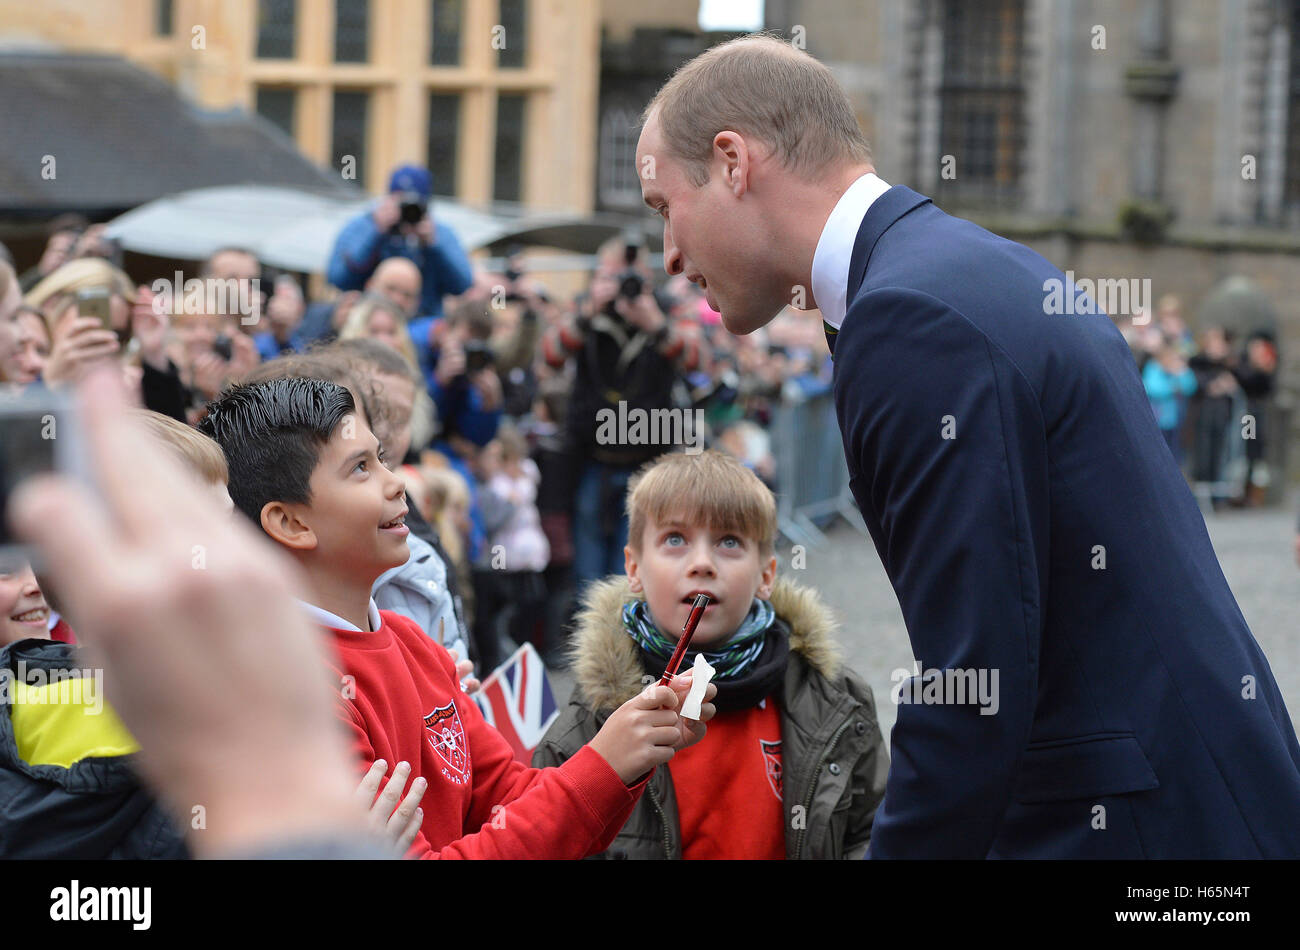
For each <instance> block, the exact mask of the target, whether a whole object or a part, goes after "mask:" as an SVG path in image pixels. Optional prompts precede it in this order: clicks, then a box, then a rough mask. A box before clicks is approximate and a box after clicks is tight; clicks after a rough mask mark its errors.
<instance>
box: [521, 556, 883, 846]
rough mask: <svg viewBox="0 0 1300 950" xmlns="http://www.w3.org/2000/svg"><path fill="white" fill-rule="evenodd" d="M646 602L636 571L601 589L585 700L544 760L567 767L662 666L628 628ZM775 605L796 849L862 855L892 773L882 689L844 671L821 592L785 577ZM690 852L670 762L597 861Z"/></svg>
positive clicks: (573, 650)
mask: <svg viewBox="0 0 1300 950" xmlns="http://www.w3.org/2000/svg"><path fill="white" fill-rule="evenodd" d="M634 599H637V598H636V595H634V594H632V593H631V592H630V590H629V589H628V584H627V578H625V577H612V578H609V579H607V580H604V581H600V582H598V583H595V584H593V585H592V586H591V588H590V590H589V592H588V593H587V595H586V597H585V598H584V603H583V609H582V611H581V612H580V614H579V615H578V624H577V630H576V633H575V635H574V637H573V640H572V643H571V644H570V648H569V649H570V654H571V658H572V669H573V671H574V674H575V676H576V684H575V686H574V691H573V697H572V699H571V700H570V702H569V705H568V706H567V707H566V708H565V709H564V710H563V711H562V712H561V713H560V717H559V718H558V719H557V720H556V721H555V723H554V724H553V725H552V726H551V728H550V729H549V730H548V731H547V733H546V736H545V737H544V738H543V739H542V742H541V744H540V745H539V746H538V747H537V749H536V751H535V752H534V753H533V765H534V766H539V767H541V766H551V765H559V764H560V763H561V762H564V761H565V760H567V759H569V758H570V757H572V756H573V755H575V754H576V753H577V752H578V750H579V749H580V748H582V746H583V745H584V744H585V743H587V742H589V741H590V740H591V739H592V737H593V736H595V735H596V733H597V732H598V731H599V730H600V727H601V726H602V725H603V724H604V722H605V720H606V719H607V718H608V717H609V714H610V713H612V712H613V711H614V710H615V709H617V708H618V707H619V706H621V705H622V704H623V703H624V702H626V701H627V700H629V699H631V698H632V697H633V696H634V695H636V694H637V693H638V692H639V691H640V690H642V689H644V688H645V684H644V683H643V681H642V677H643V676H645V675H647V673H652V674H654V675H658V674H659V673H661V672H662V670H653V671H647V670H646V669H645V668H644V667H643V665H642V661H641V654H640V651H639V650H638V648H637V646H636V644H635V643H634V642H633V641H632V638H631V637H629V636H628V635H627V633H626V632H624V630H623V622H622V609H623V604H624V603H626V602H628V601H631V600H634ZM772 606H773V608H774V609H775V611H776V615H777V623H784V624H785V625H786V627H787V630H788V634H789V638H790V654H789V662H788V664H787V667H786V671H785V678H784V682H783V684H782V685H781V686H780V687H779V688H778V690H777V693H778V699H779V703H780V708H781V745H782V760H783V761H782V780H783V788H784V806H783V807H784V810H785V815H786V823H785V854H786V857H787V858H789V859H796V858H860V857H862V855H863V853H864V852H865V851H866V850H867V843H868V841H869V840H870V837H871V822H872V819H873V818H874V816H875V812H876V806H877V805H878V804H879V803H880V799H881V798H883V797H884V794H885V776H886V775H887V773H888V771H889V755H888V753H887V751H886V749H885V743H884V740H883V739H882V738H881V735H880V727H879V725H878V724H877V722H876V706H875V702H874V701H873V699H872V695H871V688H870V687H869V686H867V684H866V683H864V682H863V681H862V680H861V679H859V678H858V676H857V675H856V674H854V673H852V672H851V671H848V670H845V669H843V668H842V667H841V665H840V662H839V657H838V650H837V647H836V644H835V641H834V640H833V639H832V636H831V630H832V629H833V626H834V620H833V619H832V617H831V614H830V611H829V610H828V609H827V608H826V606H825V605H824V604H823V603H822V602H821V599H820V597H819V596H818V594H817V592H816V591H814V590H812V589H810V588H806V587H801V586H799V585H796V584H793V583H791V582H789V581H786V580H784V579H779V580H778V581H777V583H776V586H775V587H774V588H773V591H772ZM706 741H707V740H706ZM681 856H682V842H681V825H680V821H679V820H678V813H677V797H676V795H675V794H674V791H673V780H672V775H671V773H670V772H669V769H668V766H667V765H661V766H659V768H658V769H656V770H655V774H654V776H653V778H652V779H651V780H650V782H649V783H648V785H647V786H646V790H645V794H644V795H642V796H641V800H640V801H639V802H638V803H637V806H636V809H635V810H634V811H633V812H632V816H631V817H630V818H629V819H628V821H627V824H626V825H624V826H623V830H622V831H621V832H620V833H619V835H618V837H617V838H616V839H615V840H614V843H613V844H612V845H611V846H610V848H609V850H608V851H605V852H604V853H603V854H600V855H597V857H604V858H641V859H644V858H680V857H681Z"/></svg>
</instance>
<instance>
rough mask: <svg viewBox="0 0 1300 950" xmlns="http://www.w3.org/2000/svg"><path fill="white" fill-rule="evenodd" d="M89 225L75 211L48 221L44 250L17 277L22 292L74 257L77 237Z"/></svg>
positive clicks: (83, 217) (82, 216)
mask: <svg viewBox="0 0 1300 950" xmlns="http://www.w3.org/2000/svg"><path fill="white" fill-rule="evenodd" d="M88 227H90V222H89V221H88V220H86V218H85V216H84V215H80V214H77V213H75V212H73V213H69V214H61V215H59V216H58V217H56V218H54V220H52V221H51V222H50V223H49V230H48V233H49V237H48V238H47V239H46V241H45V250H43V251H42V252H41V258H40V260H39V261H37V262H36V265H35V266H34V267H31V268H30V269H28V270H26V271H24V272H23V274H22V276H21V277H20V278H19V279H18V282H19V285H20V287H21V289H22V292H23V293H26V292H27V291H29V290H31V289H32V288H33V287H35V286H36V285H37V284H38V283H40V282H41V281H42V280H44V279H45V278H46V277H48V276H50V275H51V274H53V273H54V272H55V271H56V270H58V269H59V268H60V267H62V266H63V265H64V264H66V263H68V261H71V260H73V259H74V258H75V257H76V253H75V252H76V247H77V239H78V238H79V237H81V234H82V232H84V231H85V230H86V228H88Z"/></svg>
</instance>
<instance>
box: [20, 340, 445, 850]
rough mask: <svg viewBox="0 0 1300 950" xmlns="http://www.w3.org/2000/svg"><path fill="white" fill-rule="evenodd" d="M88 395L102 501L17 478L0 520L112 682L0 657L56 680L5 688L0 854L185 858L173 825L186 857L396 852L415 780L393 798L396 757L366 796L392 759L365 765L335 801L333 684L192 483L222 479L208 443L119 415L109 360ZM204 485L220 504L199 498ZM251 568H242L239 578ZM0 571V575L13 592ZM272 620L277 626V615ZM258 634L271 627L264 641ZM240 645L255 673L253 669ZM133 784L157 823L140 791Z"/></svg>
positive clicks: (340, 781) (401, 773) (60, 651)
mask: <svg viewBox="0 0 1300 950" xmlns="http://www.w3.org/2000/svg"><path fill="white" fill-rule="evenodd" d="M82 390H83V392H82V393H81V394H80V395H81V399H80V407H81V411H82V413H83V414H84V415H85V417H86V421H87V430H86V431H87V436H88V440H89V442H90V445H89V449H90V453H91V456H92V457H93V458H94V460H95V470H96V471H95V474H96V481H97V483H98V485H99V486H100V492H99V493H95V494H92V493H89V492H88V491H87V489H86V488H85V486H84V485H82V484H80V483H75V482H72V481H70V480H68V479H66V478H65V479H63V480H62V481H61V480H60V479H58V478H48V477H47V478H46V479H44V480H43V481H38V482H37V483H36V484H32V485H26V484H24V485H20V486H19V487H18V490H17V493H16V495H15V498H14V499H13V506H12V509H11V510H12V514H13V519H12V520H13V521H14V522H15V526H16V527H17V529H18V530H19V531H20V532H21V533H22V534H23V536H24V537H26V538H27V539H28V540H31V541H33V542H34V543H35V544H36V545H37V547H38V549H39V550H40V551H41V553H42V554H43V555H45V560H46V562H47V563H48V564H49V565H50V568H51V571H52V573H53V575H54V576H55V579H56V583H58V584H59V585H60V586H61V587H62V588H63V589H65V590H66V591H67V592H68V597H69V599H70V600H71V601H72V603H73V605H74V609H75V610H76V612H77V615H78V617H79V618H80V619H79V621H78V624H79V626H80V627H81V629H83V630H85V631H87V634H88V639H90V640H93V641H94V646H95V647H96V649H97V653H96V655H95V662H96V663H101V662H102V663H104V667H103V669H104V674H105V676H104V678H103V680H102V681H101V680H100V679H98V678H95V679H93V680H92V681H91V682H92V683H93V684H94V685H93V686H91V685H88V684H87V683H86V681H85V673H86V672H87V670H86V668H85V663H86V660H85V659H83V658H82V655H81V654H80V652H79V651H75V652H74V651H73V650H72V649H71V648H70V647H67V645H66V643H55V642H49V641H45V640H44V638H41V637H40V636H31V637H28V638H26V639H23V640H22V641H21V642H18V643H15V644H11V645H10V646H5V647H0V664H5V666H4V667H3V668H6V669H7V670H8V672H9V673H10V674H11V682H13V683H17V680H18V679H21V677H18V678H16V679H15V678H12V674H14V673H16V672H18V671H19V670H23V669H25V670H27V671H32V670H38V669H39V670H41V671H42V672H44V673H46V674H47V679H49V680H52V679H53V677H54V676H56V675H57V676H58V677H59V678H60V682H59V683H52V682H51V683H47V684H46V685H44V686H41V685H39V684H32V683H28V684H25V685H24V686H17V687H16V688H17V689H20V690H26V692H25V693H24V696H23V699H24V700H25V701H24V702H23V703H20V704H7V708H5V709H4V711H3V712H4V718H3V719H0V722H3V723H5V724H7V725H8V726H9V729H8V730H4V729H0V786H3V788H4V792H5V794H4V795H3V796H0V800H2V801H3V802H4V803H5V807H4V809H3V810H0V826H6V827H5V828H4V833H3V834H0V853H4V854H5V856H6V857H8V856H11V855H12V856H18V855H20V854H21V855H23V856H34V857H44V858H50V857H63V858H68V857H83V858H84V857H97V858H102V857H183V856H184V854H185V847H184V845H183V844H182V843H181V842H180V839H179V835H178V833H177V832H176V831H175V829H178V828H187V827H188V828H197V829H201V830H200V831H198V832H197V833H196V834H194V835H193V836H191V837H190V838H189V840H188V842H187V843H188V845H189V846H190V848H191V849H192V851H193V853H195V854H196V855H199V856H212V855H223V856H227V857H230V856H241V855H242V856H245V857H300V858H301V857H369V858H383V857H391V856H392V855H393V851H392V850H391V849H393V848H396V849H397V853H401V852H402V851H403V850H404V849H405V847H406V846H407V845H408V844H409V842H410V841H411V840H413V838H414V835H415V833H416V831H417V830H418V824H417V823H416V819H417V818H421V817H422V814H421V812H420V810H419V808H418V805H419V801H420V798H421V797H422V794H423V792H422V789H421V788H420V787H419V784H420V783H418V782H417V783H413V786H412V789H411V792H410V793H409V794H407V795H406V797H405V798H404V799H402V798H401V793H402V791H403V789H404V788H405V779H406V776H407V775H409V766H405V764H404V763H403V764H399V765H398V766H397V767H396V768H395V769H394V770H393V779H394V780H393V781H390V782H389V783H388V785H387V786H386V787H385V789H384V792H383V793H382V794H379V795H378V797H376V796H375V789H376V788H377V786H378V784H379V782H380V781H381V780H382V779H383V774H384V772H385V771H386V765H387V763H383V762H376V763H375V766H374V767H372V769H371V770H370V771H369V772H368V773H367V775H366V776H365V777H364V778H363V779H362V781H361V783H360V785H358V786H357V787H356V789H355V790H353V791H351V792H350V793H349V792H348V791H347V789H348V788H349V786H350V784H351V780H350V779H349V770H348V767H347V765H346V764H345V763H346V759H345V753H344V746H343V743H342V740H341V737H339V735H338V733H337V732H336V731H335V728H334V727H333V726H332V725H331V722H330V717H329V707H328V693H327V692H325V691H324V690H322V689H321V688H320V686H319V681H315V682H313V678H312V677H309V676H305V675H304V674H303V670H304V669H311V668H313V667H314V665H315V664H316V663H318V662H320V659H319V658H320V650H321V647H320V645H319V643H318V642H317V640H316V637H315V636H314V635H313V633H312V631H311V629H310V627H309V626H308V625H307V623H306V621H305V620H303V619H302V618H300V617H299V616H298V614H297V612H296V611H295V610H294V608H293V605H292V602H291V601H290V599H289V598H288V596H287V594H286V593H284V591H285V590H286V589H287V588H288V586H289V583H290V576H289V575H288V574H287V573H286V572H284V571H283V567H282V565H281V564H279V563H277V562H275V561H273V560H267V559H266V554H265V552H264V550H263V548H262V546H261V545H260V544H258V543H256V542H254V540H253V539H252V536H251V533H249V532H248V531H247V529H246V528H243V527H242V526H239V525H236V523H235V521H234V520H233V519H232V518H231V515H230V513H229V511H230V500H229V496H228V495H225V487H224V482H221V483H220V484H218V483H216V482H211V483H210V484H209V485H207V486H205V485H204V484H203V482H204V480H205V478H207V477H208V476H207V475H205V474H204V473H205V471H206V472H208V473H215V472H222V471H224V464H225V460H224V457H223V456H222V453H221V451H220V449H218V448H217V447H216V446H214V445H213V444H212V443H211V441H210V440H205V439H203V437H202V436H200V435H199V434H198V433H197V432H195V431H194V430H193V429H191V428H189V427H187V426H184V425H182V424H180V423H178V422H176V421H175V420H172V419H170V418H168V417H165V416H160V415H157V414H154V413H149V412H147V411H144V410H134V411H128V410H126V409H125V398H126V393H125V391H124V389H123V383H122V381H121V378H120V375H119V374H116V373H115V372H110V371H106V370H105V369H104V368H102V364H101V367H99V368H96V369H92V370H91V371H90V373H89V374H88V378H87V379H86V380H85V381H84V385H83V386H82ZM196 465H197V466H198V467H197V468H195V467H194V466H196ZM196 474H197V475H198V476H199V477H198V478H195V475H196ZM213 491H216V492H218V497H220V496H221V495H225V499H224V501H225V504H224V505H221V504H218V505H213V504H212V498H213V496H212V494H211V492H213ZM141 502H144V503H143V504H142V503H141ZM160 512H166V517H159V513H160ZM173 530H176V531H179V532H180V533H179V534H177V535H171V534H169V532H171V531H173ZM241 531H242V532H244V536H241V534H240V533H241ZM182 536H183V538H184V539H187V540H185V541H184V543H185V544H187V545H190V548H188V550H189V552H190V553H188V554H187V555H186V556H185V557H178V556H175V551H174V550H173V544H172V542H174V541H175V540H176V539H177V538H181V537H182ZM196 537H197V538H203V540H204V541H206V542H208V543H207V544H205V545H203V546H202V547H203V548H204V550H205V551H206V550H212V551H213V552H221V555H224V556H218V557H217V558H216V560H215V561H214V563H213V564H212V565H211V567H210V569H207V570H202V571H196V570H194V567H193V546H192V543H191V542H192V540H193V539H194V538H196ZM88 538H91V539H93V540H94V543H92V544H87V539H88ZM146 563H147V565H148V566H147V567H146V566H145V565H146ZM205 566H206V565H205ZM245 567H247V568H251V569H252V570H253V572H254V573H252V574H250V575H248V576H241V575H240V570H242V569H243V568H245ZM142 568H143V569H142ZM232 569H233V570H232ZM169 571H170V572H171V573H170V574H169V573H168V572H169ZM7 580H9V578H5V579H0V596H3V597H6V598H7V597H8V596H9V593H10V592H9V587H8V585H7V584H6V583H5V581H7ZM17 589H18V591H19V598H20V599H24V600H25V603H24V604H20V605H16V606H29V605H32V604H34V605H35V606H33V607H31V610H27V611H24V612H25V613H30V612H32V610H35V611H37V612H39V611H40V610H41V609H42V607H41V604H40V603H39V602H38V600H39V598H37V596H36V593H35V589H36V588H35V584H34V582H33V581H31V580H29V579H28V578H26V577H23V578H21V579H19V580H18V582H17ZM196 607H197V608H198V609H196ZM232 611H235V612H238V613H239V618H238V620H234V621H233V622H232V620H233V613H232ZM277 613H278V614H279V615H280V619H281V620H286V619H287V620H288V621H289V622H288V623H284V622H281V623H279V624H277V623H276V619H277V617H276V615H277ZM20 616H21V615H20ZM21 619H23V620H28V619H30V618H28V617H25V616H21ZM295 622H296V623H297V626H295ZM245 629H247V634H246V636H245V639H246V638H247V637H252V638H255V639H259V640H260V642H259V643H257V644H256V646H255V647H254V645H253V644H252V643H249V642H242V641H241V633H242V632H243V631H244V630H245ZM267 629H275V630H276V631H277V636H276V637H275V638H272V639H271V640H267V639H266V638H265V636H264V631H265V630H267ZM22 632H26V631H22ZM250 647H253V650H252V652H255V653H256V654H257V656H258V657H259V662H258V664H257V666H256V668H255V669H253V668H247V666H246V657H247V656H248V655H249V653H250ZM15 657H16V658H17V659H15ZM304 660H305V661H306V662H304ZM19 661H21V663H22V664H23V665H22V666H19V665H18V663H19ZM8 664H12V666H13V668H10V667H9V666H8ZM69 667H76V669H69ZM222 669H225V670H228V671H234V670H238V679H239V682H240V684H241V687H242V689H241V694H240V700H241V701H240V704H239V706H238V709H237V710H236V711H235V712H234V714H233V715H232V708H231V706H230V704H229V696H228V682H227V681H223V680H221V679H220V678H219V677H214V675H213V671H214V670H222ZM69 673H81V674H82V676H81V677H73V678H69V677H68V674H69ZM102 682H107V683H111V687H110V688H109V689H108V690H107V691H108V692H109V693H110V694H111V695H112V696H113V697H114V700H115V703H116V704H117V705H116V707H111V706H109V705H108V704H107V703H103V704H102V705H101V704H100V701H101V700H102V699H103V696H104V692H105V690H103V689H100V684H101V683H102ZM33 688H34V689H35V690H36V691H37V692H38V693H42V694H45V695H34V694H33V693H32V691H31V690H32V689H33ZM10 695H11V696H12V695H14V694H12V693H11V694H10ZM31 700H37V701H35V702H32V701H31ZM87 706H91V707H92V708H90V709H87ZM118 710H120V711H121V714H122V718H121V720H119V719H118V716H117V711H118ZM91 713H93V715H91ZM313 713H314V715H313ZM128 727H129V731H128ZM137 738H138V740H139V741H137ZM10 740H12V741H10ZM196 748H198V749H200V750H201V751H202V754H201V755H195V754H194V750H195V749H196ZM88 750H89V751H88ZM136 750H138V751H136ZM272 750H273V752H272ZM87 751H88V754H83V753H87ZM47 760H48V761H47ZM249 762H257V763H258V768H257V769H256V770H255V773H254V774H252V775H243V776H242V777H239V778H238V779H237V782H238V788H237V789H236V788H235V787H233V786H232V784H231V782H230V781H229V779H230V778H231V777H232V776H235V775H236V774H237V773H239V772H241V771H246V770H247V768H248V763H249ZM404 766H405V770H404ZM141 774H143V775H144V776H145V778H147V780H148V781H149V783H150V784H151V785H152V786H153V788H154V790H155V792H157V793H158V794H159V797H160V798H161V800H162V801H163V802H164V803H165V805H166V812H165V813H164V812H163V811H162V810H160V809H159V808H158V807H157V804H156V802H155V801H154V799H153V798H152V797H151V796H150V795H149V794H147V793H146V792H144V791H143V790H142V789H141V787H140V784H139V776H140V775H141ZM372 799H373V803H372ZM399 799H400V801H399ZM195 802H202V803H203V806H204V809H205V812H204V814H203V818H204V820H203V821H202V822H195V821H194V819H195V817H196V813H195V811H194V805H193V803H195ZM208 808H211V809H212V813H213V820H212V822H211V823H210V824H209V822H208V821H207V815H206V809H208ZM18 815H21V816H22V820H21V821H18V820H14V821H13V822H10V821H9V819H10V818H11V816H18ZM169 818H170V820H168V819H169ZM318 836H319V837H318ZM304 839H305V840H304Z"/></svg>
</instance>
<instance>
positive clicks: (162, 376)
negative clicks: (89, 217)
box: [24, 257, 188, 421]
mask: <svg viewBox="0 0 1300 950" xmlns="http://www.w3.org/2000/svg"><path fill="white" fill-rule="evenodd" d="M24 302H25V303H26V304H27V305H28V306H30V307H33V308H35V309H37V310H39V311H40V313H41V314H42V316H44V318H45V322H46V325H47V326H48V327H49V336H50V341H51V342H50V353H49V357H48V359H47V360H46V362H45V365H44V367H43V369H42V372H41V378H42V381H43V382H44V383H45V384H46V385H49V386H52V387H59V386H64V385H67V384H68V383H70V382H72V381H74V380H76V379H77V378H79V376H80V375H81V374H82V373H84V372H85V370H86V368H87V367H88V366H90V365H92V364H93V363H95V362H96V361H98V360H102V359H106V358H121V357H123V356H125V357H126V362H124V363H123V364H122V365H123V369H124V372H129V374H130V375H131V376H132V378H133V381H134V382H133V386H132V388H133V389H134V390H135V391H136V392H137V393H138V394H139V398H140V400H141V401H142V403H143V405H144V407H145V408H147V409H153V410H155V411H157V412H161V413H163V414H164V415H168V416H171V417H172V418H174V419H180V420H182V421H184V419H185V407H186V404H187V402H188V398H187V394H186V391H185V387H184V384H183V383H182V380H181V376H180V371H179V370H178V369H177V366H176V364H175V363H174V362H172V360H171V359H170V358H169V356H168V354H167V349H166V346H167V334H168V326H169V320H168V317H167V315H166V314H165V313H160V312H158V311H157V309H156V308H154V307H153V305H152V303H153V296H152V292H151V291H150V290H149V289H148V288H147V287H140V288H135V287H133V286H132V285H131V280H130V278H128V277H127V276H126V274H124V273H123V272H122V271H120V270H118V269H117V268H115V267H113V266H112V265H111V264H109V263H107V262H106V261H104V260H102V259H99V258H94V257H88V258H80V259H78V260H74V261H71V262H69V263H67V264H64V265H63V266H62V267H60V268H58V269H57V270H55V271H54V272H53V273H51V274H50V275H49V276H48V277H46V278H45V279H44V280H42V281H41V282H40V283H39V284H37V285H36V286H35V287H33V288H32V289H31V290H30V291H29V292H28V293H27V296H26V297H25V298H24ZM83 310H85V311H86V312H85V313H83V312H82V311H83ZM133 341H134V343H135V346H136V347H137V348H138V349H137V350H136V354H135V355H132V354H131V353H130V351H129V350H128V344H130V343H132V342H133ZM137 357H138V364H137V363H134V362H132V361H134V360H136V359H137Z"/></svg>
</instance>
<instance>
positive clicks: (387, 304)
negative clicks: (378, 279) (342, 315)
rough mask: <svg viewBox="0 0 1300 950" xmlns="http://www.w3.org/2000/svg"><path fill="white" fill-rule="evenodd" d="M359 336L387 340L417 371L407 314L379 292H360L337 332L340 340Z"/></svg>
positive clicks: (418, 366)
mask: <svg viewBox="0 0 1300 950" xmlns="http://www.w3.org/2000/svg"><path fill="white" fill-rule="evenodd" d="M360 338H365V339H370V340H378V341H379V342H380V343H387V344H388V345H389V346H391V347H392V348H393V349H395V350H396V351H397V352H399V353H401V354H402V356H404V357H405V358H406V361H407V362H408V363H410V364H411V368H412V369H414V370H416V371H417V372H418V371H419V368H420V362H419V359H418V358H417V357H416V355H415V345H414V344H413V343H412V342H411V331H410V330H409V329H408V327H407V320H406V314H405V313H403V312H402V308H401V307H399V306H398V305H397V304H395V303H393V302H392V301H391V300H389V299H388V298H387V297H384V296H381V295H380V294H369V293H368V294H362V295H361V299H360V300H358V301H357V302H356V304H355V305H353V307H352V310H351V311H350V312H349V313H348V319H347V321H346V322H345V323H344V324H343V329H342V330H340V331H339V339H340V340H356V339H360Z"/></svg>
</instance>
